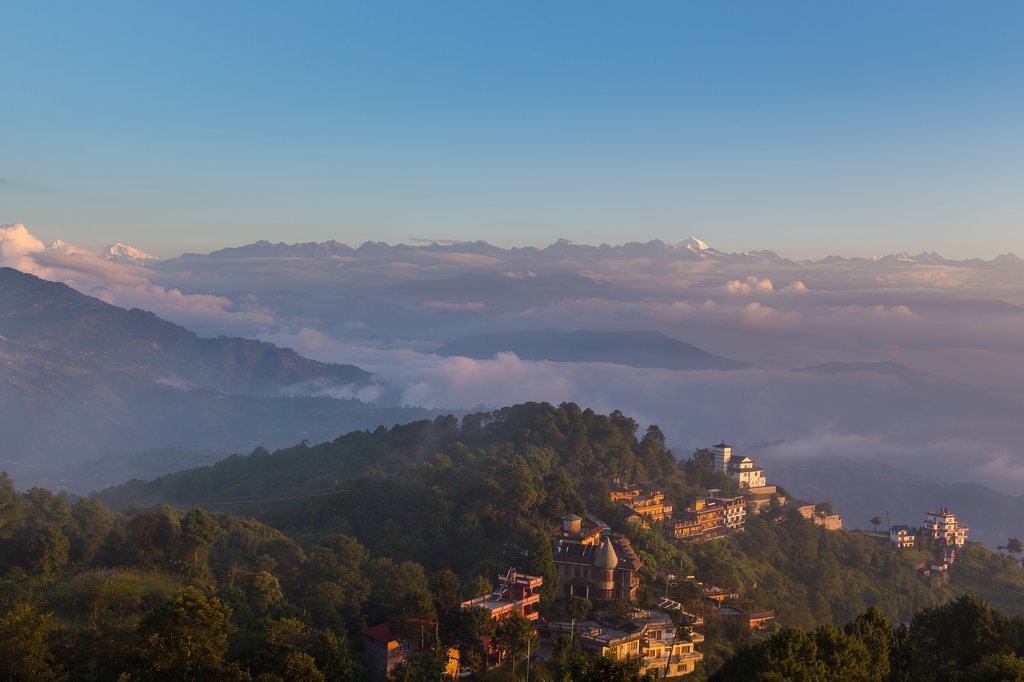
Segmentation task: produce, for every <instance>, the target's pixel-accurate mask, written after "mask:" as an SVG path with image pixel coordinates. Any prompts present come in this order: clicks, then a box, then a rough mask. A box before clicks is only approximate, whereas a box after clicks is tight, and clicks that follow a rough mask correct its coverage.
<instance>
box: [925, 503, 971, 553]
mask: <svg viewBox="0 0 1024 682" xmlns="http://www.w3.org/2000/svg"><path fill="white" fill-rule="evenodd" d="M923 531H924V532H925V533H927V534H928V535H930V536H931V537H932V539H933V540H935V541H936V542H937V543H938V544H939V545H940V546H942V545H945V546H950V547H963V545H964V543H965V542H967V532H968V528H966V527H965V526H963V525H962V524H961V523H960V522H959V521H957V520H956V514H954V513H953V512H951V511H949V509H947V508H946V507H943V508H942V509H940V510H938V511H930V512H928V515H927V516H926V517H925V519H924V529H923Z"/></svg>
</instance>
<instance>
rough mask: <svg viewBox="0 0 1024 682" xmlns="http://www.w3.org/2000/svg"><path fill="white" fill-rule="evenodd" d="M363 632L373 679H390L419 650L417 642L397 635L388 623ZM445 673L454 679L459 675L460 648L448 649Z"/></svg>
mask: <svg viewBox="0 0 1024 682" xmlns="http://www.w3.org/2000/svg"><path fill="white" fill-rule="evenodd" d="M361 634H362V636H363V663H364V664H365V665H366V674H367V675H368V676H369V678H370V679H371V680H386V679H388V678H389V677H390V676H391V672H392V671H393V670H394V669H395V668H397V667H398V666H400V665H401V664H403V663H405V662H406V661H407V660H409V657H410V656H412V655H413V654H414V653H415V652H417V651H418V650H419V646H418V644H417V643H415V642H408V641H406V640H403V639H399V638H398V637H396V636H395V634H394V633H393V632H391V626H390V625H388V624H387V623H381V624H380V625H374V626H373V627H370V628H366V629H364V630H363V631H362V633H361ZM445 675H446V676H447V677H450V678H452V679H454V678H456V677H458V675H459V651H458V649H449V650H448V664H447V666H446V667H445Z"/></svg>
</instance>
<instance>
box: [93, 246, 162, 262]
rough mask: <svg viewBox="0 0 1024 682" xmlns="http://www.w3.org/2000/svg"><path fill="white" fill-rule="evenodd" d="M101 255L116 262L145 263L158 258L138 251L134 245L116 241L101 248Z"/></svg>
mask: <svg viewBox="0 0 1024 682" xmlns="http://www.w3.org/2000/svg"><path fill="white" fill-rule="evenodd" d="M102 257H103V258H104V259H106V260H112V261H116V262H118V263H135V264H138V263H145V262H146V261H154V260H159V258H157V257H156V256H153V255H150V254H148V253H146V252H145V251H140V250H139V249H136V248H135V247H132V246H128V245H126V244H122V243H120V242H118V243H117V244H111V245H110V246H108V247H107V248H105V249H104V250H103V254H102Z"/></svg>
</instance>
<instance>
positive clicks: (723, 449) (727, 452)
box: [711, 441, 732, 472]
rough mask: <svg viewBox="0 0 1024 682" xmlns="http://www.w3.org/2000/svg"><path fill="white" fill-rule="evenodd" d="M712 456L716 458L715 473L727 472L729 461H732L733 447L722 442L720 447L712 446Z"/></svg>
mask: <svg viewBox="0 0 1024 682" xmlns="http://www.w3.org/2000/svg"><path fill="white" fill-rule="evenodd" d="M711 455H712V456H713V457H714V458H715V459H714V462H715V465H714V466H715V471H722V472H727V470H728V468H729V460H730V459H732V446H731V445H726V444H725V441H722V442H721V443H719V444H718V445H712V446H711Z"/></svg>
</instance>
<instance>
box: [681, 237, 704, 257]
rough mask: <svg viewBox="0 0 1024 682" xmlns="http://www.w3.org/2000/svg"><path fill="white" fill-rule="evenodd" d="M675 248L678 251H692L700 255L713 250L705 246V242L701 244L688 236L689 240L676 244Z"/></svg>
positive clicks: (696, 239) (698, 240) (695, 238)
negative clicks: (678, 249)
mask: <svg viewBox="0 0 1024 682" xmlns="http://www.w3.org/2000/svg"><path fill="white" fill-rule="evenodd" d="M676 247H677V248H680V249H687V250H689V251H693V252H694V253H701V252H704V251H712V250H713V249H712V248H711V247H710V246H708V245H707V243H706V242H703V241H701V240H700V239H698V238H697V237H694V236H690V238H689V239H684V240H683V241H681V242H679V243H678V244H676Z"/></svg>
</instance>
